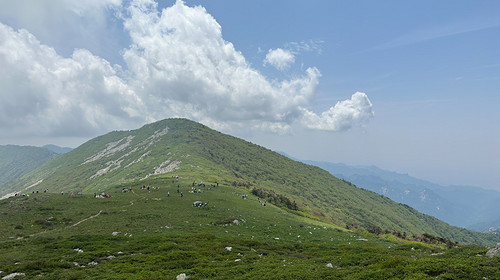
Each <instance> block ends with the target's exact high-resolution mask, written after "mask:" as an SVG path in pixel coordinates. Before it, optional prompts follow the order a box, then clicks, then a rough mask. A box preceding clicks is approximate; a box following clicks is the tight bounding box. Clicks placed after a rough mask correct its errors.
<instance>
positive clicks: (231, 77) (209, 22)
mask: <svg viewBox="0 0 500 280" xmlns="http://www.w3.org/2000/svg"><path fill="white" fill-rule="evenodd" d="M156 9H157V8H156V3H155V2H152V1H135V2H134V3H133V5H132V6H131V7H130V8H129V9H128V17H126V18H125V19H124V26H125V28H126V29H127V30H129V32H130V34H131V38H132V46H131V47H130V48H129V49H127V50H125V52H124V59H125V62H126V63H127V66H128V69H129V71H130V72H131V75H132V77H133V80H134V85H133V86H134V87H135V88H136V91H139V90H143V91H146V92H148V95H147V100H146V102H147V104H148V109H149V110H150V113H152V114H154V115H155V116H156V117H157V118H160V115H161V114H165V112H169V114H171V115H175V116H184V117H189V118H193V119H197V120H200V119H206V118H207V117H208V118H210V119H212V120H215V121H219V122H233V121H236V122H239V121H259V122H271V123H274V122H278V123H281V122H286V123H289V122H291V121H293V120H296V119H297V118H299V117H300V116H301V110H300V106H301V105H302V104H307V103H308V102H309V101H310V100H311V98H312V97H313V95H314V91H315V88H316V86H317V84H318V78H319V76H320V73H319V71H318V70H317V69H316V68H309V69H307V71H306V73H305V75H304V76H302V77H299V78H296V79H293V80H284V81H281V82H276V81H269V80H268V79H266V77H264V76H263V75H262V74H261V73H259V72H258V71H257V70H255V69H253V68H251V67H250V65H249V64H248V63H247V61H246V60H245V58H244V57H243V55H242V54H241V53H240V52H238V51H237V50H235V48H234V46H233V45H232V44H231V43H230V42H226V41H225V40H224V39H223V38H222V32H221V27H220V25H219V24H218V23H217V22H216V20H215V19H214V18H213V17H212V16H211V15H210V14H208V13H207V12H206V10H205V9H204V8H203V7H199V6H198V7H194V8H191V7H187V6H185V5H184V3H183V2H182V1H177V3H176V4H175V5H174V6H173V7H170V8H167V9H164V10H163V11H162V12H161V13H160V14H159V13H157V12H156Z"/></svg>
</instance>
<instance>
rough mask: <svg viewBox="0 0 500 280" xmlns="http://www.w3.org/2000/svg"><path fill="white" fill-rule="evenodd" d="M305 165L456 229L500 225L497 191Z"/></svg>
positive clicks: (351, 168)
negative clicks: (318, 168)
mask: <svg viewBox="0 0 500 280" xmlns="http://www.w3.org/2000/svg"><path fill="white" fill-rule="evenodd" d="M304 162H305V163H308V164H312V165H315V166H319V167H321V168H323V169H325V170H327V171H329V172H330V173H331V174H333V175H335V176H337V177H339V178H342V179H345V180H348V181H350V182H352V183H354V184H355V185H356V186H358V187H361V188H364V189H367V190H371V191H374V192H376V193H379V194H382V195H384V196H387V197H389V198H390V199H392V200H394V201H396V202H400V203H404V204H407V205H409V206H411V207H413V208H415V209H417V210H418V211H420V212H422V213H425V214H428V215H431V216H434V217H436V218H438V219H441V220H443V221H445V222H447V223H450V224H452V225H455V226H460V227H467V228H469V229H471V230H478V231H488V229H489V228H490V227H499V226H500V224H499V223H498V220H499V219H500V214H499V213H500V192H497V191H493V190H485V189H482V188H478V187H470V186H441V185H438V184H434V183H431V182H428V181H425V180H420V179H417V178H414V177H411V176H409V175H407V174H399V173H396V172H391V171H386V170H382V169H380V168H378V167H375V166H348V165H345V164H340V163H331V162H318V161H304Z"/></svg>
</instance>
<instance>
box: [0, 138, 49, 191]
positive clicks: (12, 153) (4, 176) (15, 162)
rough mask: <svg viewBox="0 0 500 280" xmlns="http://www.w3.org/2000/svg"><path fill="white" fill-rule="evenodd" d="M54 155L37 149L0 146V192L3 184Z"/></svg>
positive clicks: (42, 149) (45, 150)
mask: <svg viewBox="0 0 500 280" xmlns="http://www.w3.org/2000/svg"><path fill="white" fill-rule="evenodd" d="M55 155H56V154H55V153H54V152H52V151H50V150H47V149H44V148H39V147H31V146H15V145H5V146H0V191H1V190H2V188H3V186H4V185H5V184H7V183H9V182H11V181H13V180H14V179H16V178H19V177H21V176H23V175H24V174H26V173H28V172H30V171H32V170H33V169H35V168H37V167H38V166H40V165H41V164H43V163H44V162H45V161H47V160H49V159H51V158H53V157H54V156H55ZM3 193H5V192H3Z"/></svg>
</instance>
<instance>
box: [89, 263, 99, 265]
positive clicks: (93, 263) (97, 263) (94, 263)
mask: <svg viewBox="0 0 500 280" xmlns="http://www.w3.org/2000/svg"><path fill="white" fill-rule="evenodd" d="M98 264H99V263H98V262H89V263H88V265H98Z"/></svg>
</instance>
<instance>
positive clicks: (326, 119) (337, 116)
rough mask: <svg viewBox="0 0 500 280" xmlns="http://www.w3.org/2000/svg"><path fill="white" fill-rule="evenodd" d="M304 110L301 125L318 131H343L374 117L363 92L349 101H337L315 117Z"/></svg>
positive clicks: (354, 95)
mask: <svg viewBox="0 0 500 280" xmlns="http://www.w3.org/2000/svg"><path fill="white" fill-rule="evenodd" d="M303 110H304V118H303V123H304V125H305V126H306V127H308V128H312V129H320V130H332V131H343V130H347V129H350V128H351V127H352V126H354V125H356V124H360V123H362V122H365V121H367V120H369V119H371V118H373V116H374V112H373V109H372V103H371V102H370V100H369V99H368V96H366V94H365V93H363V92H356V93H354V94H353V95H352V96H351V99H348V100H344V101H339V102H337V104H335V106H333V107H330V109H329V110H328V111H325V112H323V113H321V115H319V116H318V115H317V114H315V113H313V112H311V111H308V110H306V109H303Z"/></svg>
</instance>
